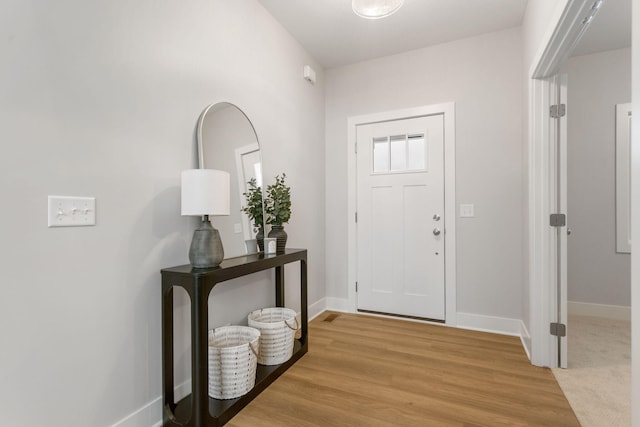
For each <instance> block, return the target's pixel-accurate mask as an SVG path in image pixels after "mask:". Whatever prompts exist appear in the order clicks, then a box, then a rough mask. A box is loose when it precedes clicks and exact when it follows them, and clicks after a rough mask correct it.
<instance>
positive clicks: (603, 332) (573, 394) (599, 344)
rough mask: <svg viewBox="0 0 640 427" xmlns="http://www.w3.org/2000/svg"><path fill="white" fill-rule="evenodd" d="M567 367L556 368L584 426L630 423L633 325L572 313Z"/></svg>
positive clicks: (618, 426)
mask: <svg viewBox="0 0 640 427" xmlns="http://www.w3.org/2000/svg"><path fill="white" fill-rule="evenodd" d="M567 326H568V328H567V329H568V339H569V341H568V353H569V359H568V368H567V369H553V374H554V375H555V377H556V379H557V380H558V383H559V384H560V387H561V388H562V390H563V391H564V394H565V396H566V397H567V400H568V401H569V404H570V405H571V407H572V408H573V410H574V412H575V413H576V416H577V417H578V420H579V421H580V424H581V425H582V427H628V426H630V425H631V324H630V322H629V321H624V320H611V319H604V318H599V317H587V316H570V317H569V322H568V325H567Z"/></svg>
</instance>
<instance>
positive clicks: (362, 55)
mask: <svg viewBox="0 0 640 427" xmlns="http://www.w3.org/2000/svg"><path fill="white" fill-rule="evenodd" d="M259 1H260V3H262V5H263V6H264V7H265V8H266V9H267V10H268V11H269V12H270V13H271V14H272V15H273V16H274V17H275V18H276V19H277V20H278V21H279V22H280V23H281V24H282V25H283V26H284V27H285V28H286V29H287V30H288V31H289V32H290V33H291V35H293V37H295V38H296V39H297V40H298V41H299V42H300V43H301V44H302V45H303V46H304V47H305V49H307V51H308V52H309V53H310V54H311V55H312V56H313V57H314V58H315V59H316V60H317V61H318V62H320V64H322V65H323V66H324V67H325V68H333V67H337V66H341V65H345V64H350V63H353V62H358V61H362V60H366V59H372V58H379V57H381V56H387V55H392V54H395V53H400V52H406V51H408V50H413V49H419V48H422V47H425V46H430V45H435V44H440V43H445V42H448V41H453V40H457V39H462V38H465V37H471V36H475V35H478V34H483V33H489V32H492V31H497V30H501V29H505V28H512V27H517V26H519V25H520V24H521V22H522V17H523V15H524V10H525V7H526V4H527V0H405V4H404V6H403V7H402V8H401V9H400V10H399V11H398V12H396V13H395V14H393V15H391V16H390V17H388V18H384V19H378V20H367V19H363V18H360V17H358V16H356V14H355V13H353V11H352V9H351V0H259Z"/></svg>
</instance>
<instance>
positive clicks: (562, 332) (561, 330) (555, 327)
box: [549, 323, 567, 337]
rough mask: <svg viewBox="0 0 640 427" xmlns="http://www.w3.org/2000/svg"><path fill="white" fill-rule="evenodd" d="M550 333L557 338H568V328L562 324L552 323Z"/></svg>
mask: <svg viewBox="0 0 640 427" xmlns="http://www.w3.org/2000/svg"><path fill="white" fill-rule="evenodd" d="M549 329H550V332H551V335H553V336H555V337H566V336H567V326H566V325H564V324H562V323H552V324H551V328H549Z"/></svg>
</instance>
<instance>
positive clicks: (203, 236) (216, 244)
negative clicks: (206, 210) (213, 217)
mask: <svg viewBox="0 0 640 427" xmlns="http://www.w3.org/2000/svg"><path fill="white" fill-rule="evenodd" d="M204 218H205V219H203V220H202V223H201V225H200V228H198V229H196V230H195V231H194V232H193V239H192V240H191V247H190V248H189V262H191V265H192V266H193V267H194V268H212V267H217V266H218V265H220V263H221V262H222V260H223V259H224V249H223V247H222V240H220V233H219V232H218V230H216V229H215V228H213V226H212V225H211V223H210V222H209V218H208V217H207V216H205V217H204Z"/></svg>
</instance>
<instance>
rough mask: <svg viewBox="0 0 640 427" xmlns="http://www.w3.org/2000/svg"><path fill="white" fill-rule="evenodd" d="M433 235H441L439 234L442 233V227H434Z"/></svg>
mask: <svg viewBox="0 0 640 427" xmlns="http://www.w3.org/2000/svg"><path fill="white" fill-rule="evenodd" d="M433 235H434V236H439V235H440V229H439V228H437V227H436V228H434V229H433Z"/></svg>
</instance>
